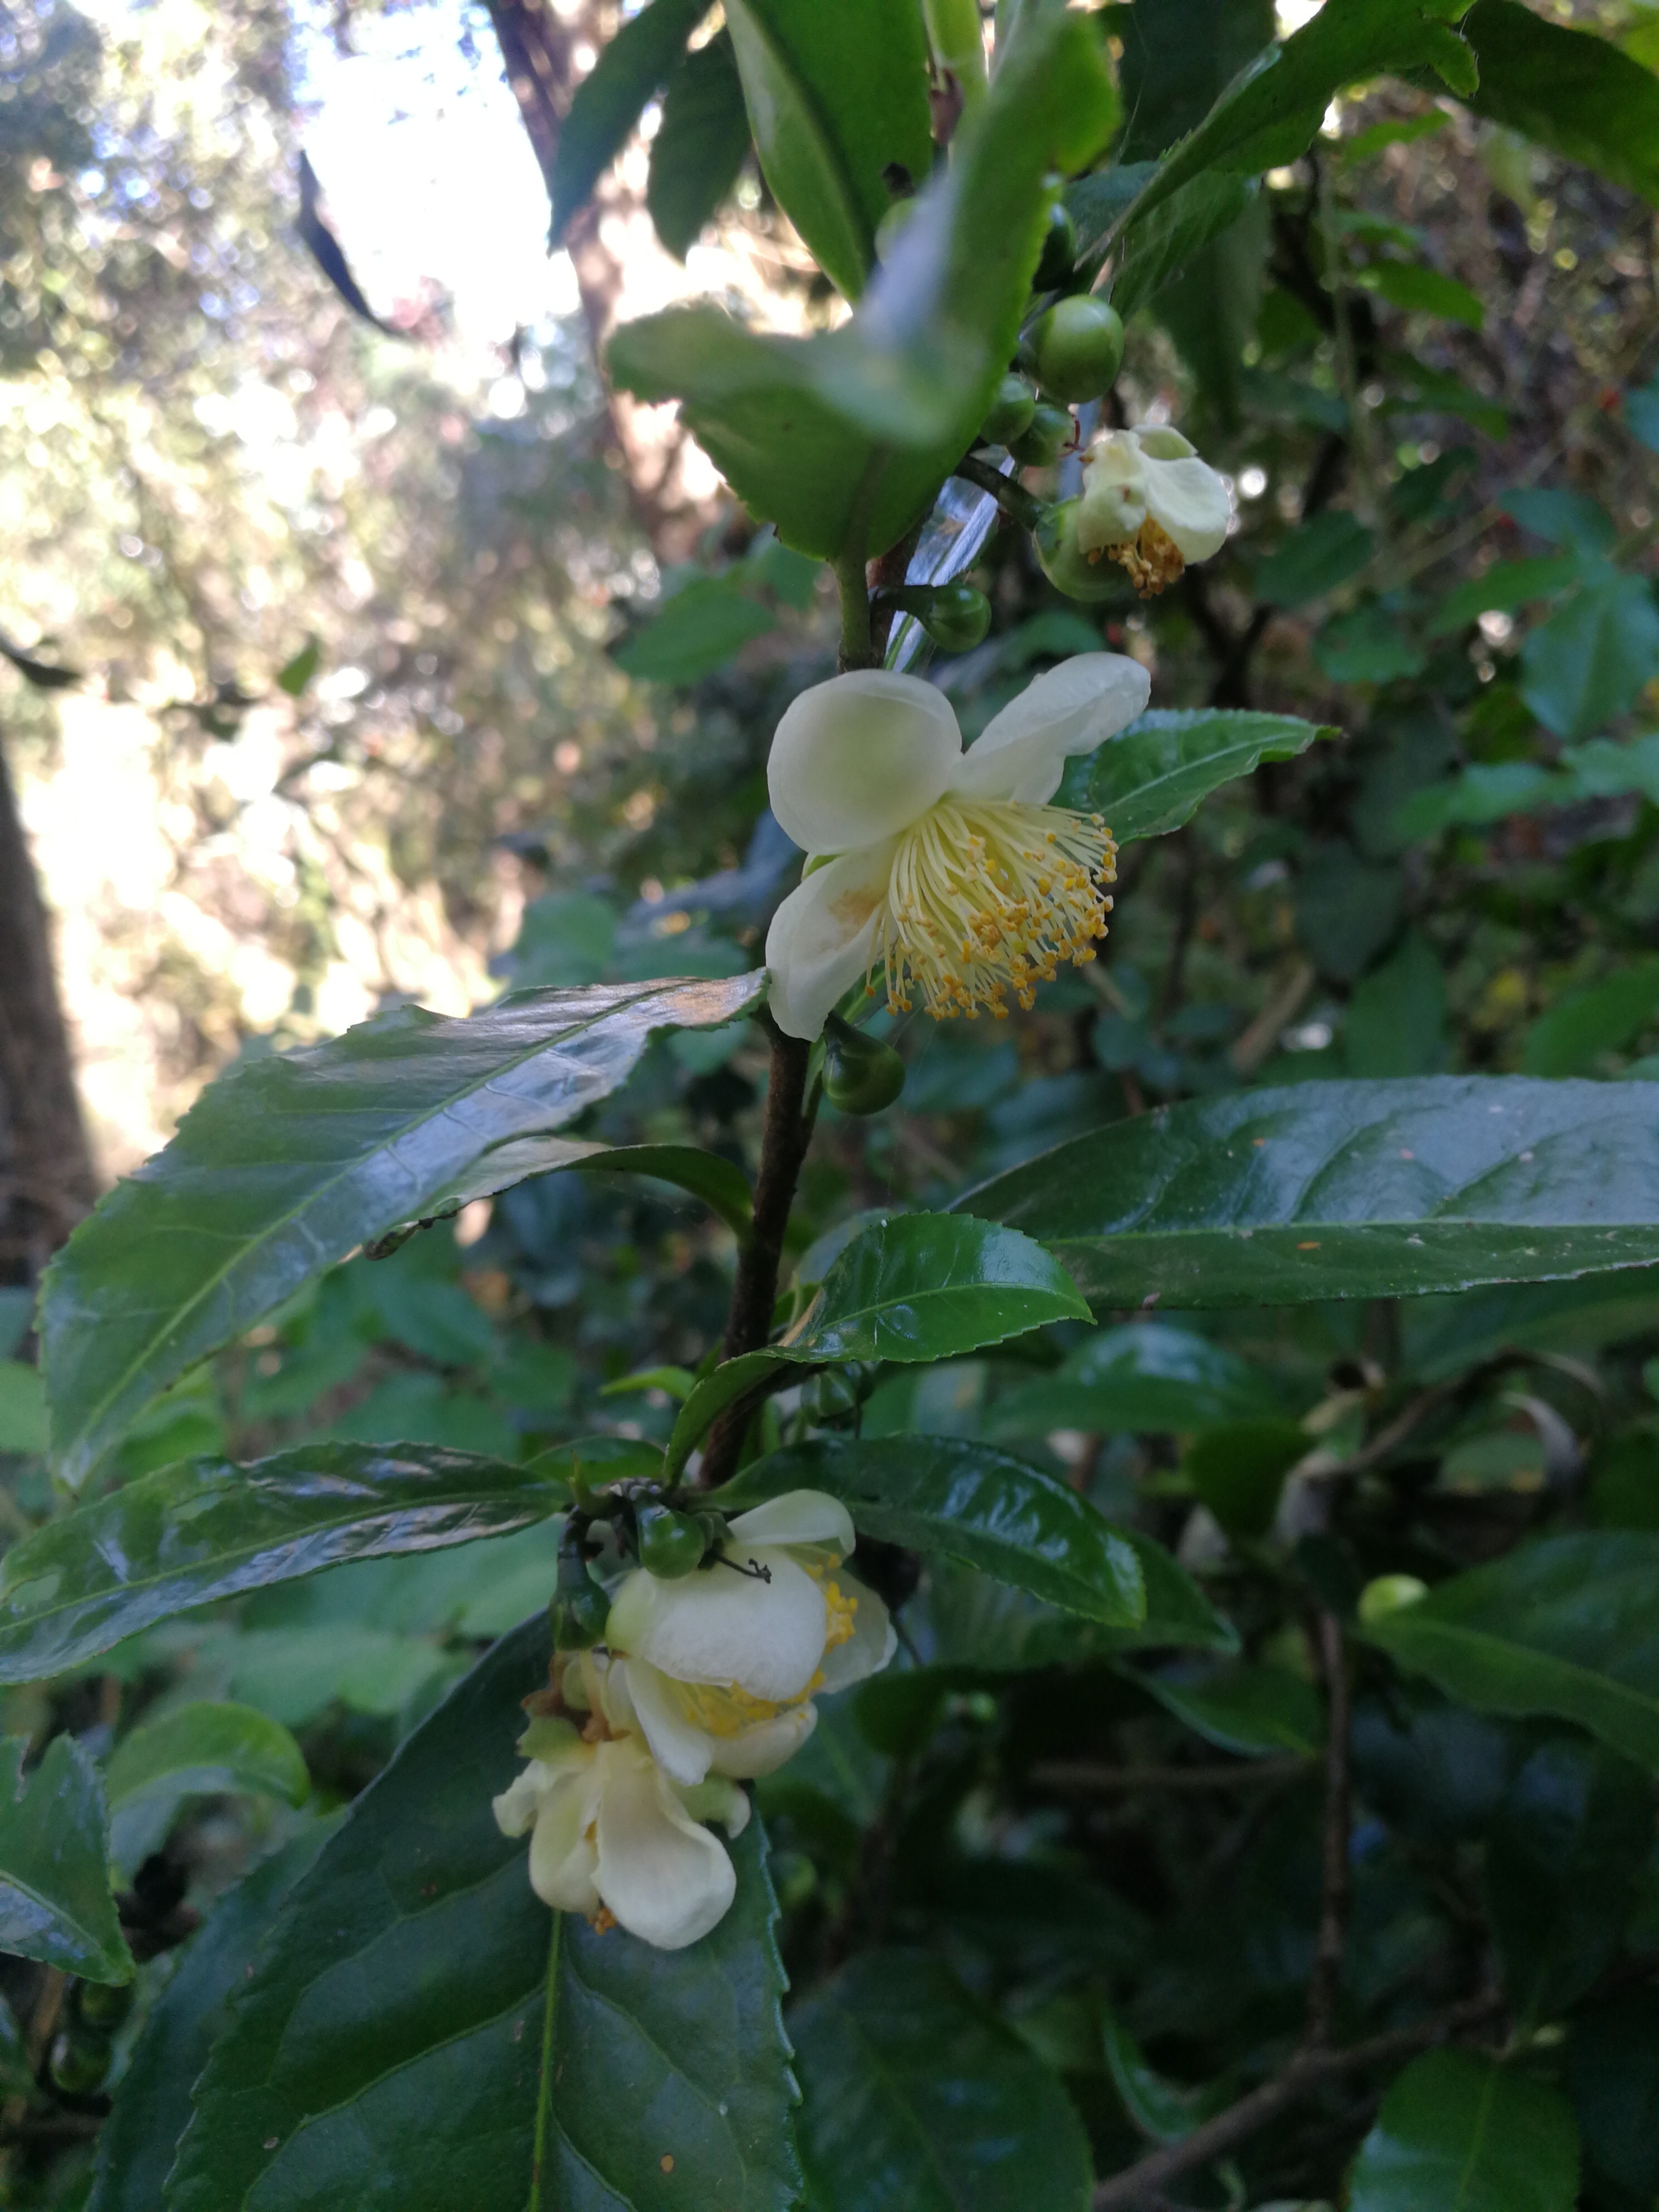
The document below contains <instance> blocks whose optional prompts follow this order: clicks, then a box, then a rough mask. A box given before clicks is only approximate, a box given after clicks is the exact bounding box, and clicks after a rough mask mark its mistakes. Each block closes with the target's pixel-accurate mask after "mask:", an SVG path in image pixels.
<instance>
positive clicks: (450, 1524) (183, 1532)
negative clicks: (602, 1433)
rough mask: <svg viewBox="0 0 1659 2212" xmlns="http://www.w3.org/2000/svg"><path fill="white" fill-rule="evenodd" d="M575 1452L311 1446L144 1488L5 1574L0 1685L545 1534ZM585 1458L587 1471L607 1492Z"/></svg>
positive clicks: (58, 1530) (208, 1465) (111, 1500)
mask: <svg viewBox="0 0 1659 2212" xmlns="http://www.w3.org/2000/svg"><path fill="white" fill-rule="evenodd" d="M570 1450H571V1448H570V1447H566V1448H565V1449H564V1451H563V1452H562V1454H550V1455H549V1460H550V1462H551V1464H550V1465H548V1466H546V1467H545V1468H544V1467H543V1466H542V1465H540V1464H539V1463H538V1466H537V1467H535V1468H528V1467H514V1466H512V1465H510V1464H509V1463H507V1462H505V1461H501V1460H489V1459H479V1458H476V1457H474V1456H473V1455H471V1453H467V1452H451V1451H442V1450H439V1449H435V1448H434V1449H415V1448H412V1447H411V1448H405V1449H402V1450H398V1449H390V1450H387V1449H381V1448H380V1447H379V1446H376V1445H371V1444H315V1445H312V1446H310V1447H308V1448H307V1449H302V1450H298V1451H290V1452H278V1453H276V1454H275V1455H273V1456H272V1457H271V1458H270V1459H264V1460H256V1461H254V1462H253V1463H252V1465H251V1466H245V1467H239V1466H237V1465H236V1464H234V1462H231V1461H229V1460H189V1461H186V1462H184V1463H183V1464H182V1465H180V1466H178V1467H167V1468H159V1469H158V1470H157V1471H156V1472H155V1474H146V1475H141V1476H140V1477H139V1478H138V1480H137V1481H136V1482H130V1483H128V1484H127V1485H126V1486H125V1489H122V1490H117V1491H112V1492H110V1493H109V1494H108V1495H107V1496H106V1497H103V1498H95V1499H94V1501H93V1502H92V1503H91V1504H88V1505H83V1506H82V1508H81V1510H79V1511H78V1512H76V1513H73V1514H71V1515H70V1516H69V1517H68V1518H67V1519H66V1520H62V1521H52V1522H47V1524H46V1527H45V1528H41V1529H39V1530H37V1532H36V1533H35V1534H33V1536H31V1537H29V1538H27V1540H26V1541H24V1542H22V1543H21V1544H15V1545H14V1546H13V1547H12V1548H11V1550H10V1551H9V1552H8V1553H6V1556H5V1559H4V1560H3V1562H0V1681H3V1682H30V1681H36V1680H42V1679H44V1678H46V1677H47V1676H50V1675H52V1674H61V1673H63V1672H64V1670H65V1669H66V1668H70V1667H75V1666H78V1665H80V1664H81V1662H82V1661H83V1660H86V1659H89V1658H92V1657H93V1656H94V1655H95V1654H97V1653H98V1652H100V1651H107V1650H109V1649H110V1647H111V1646H112V1644H118V1643H120V1642H122V1640H123V1639H124V1638H126V1637H129V1636H132V1635H136V1634H137V1632H138V1630H140V1629H141V1628H148V1627H149V1626H150V1625H151V1623H152V1622H154V1621H157V1620H166V1619H167V1616H168V1615H169V1614H172V1613H184V1612H187V1611H188V1610H189V1609H190V1608H191V1607H192V1606H198V1605H207V1604H210V1602H211V1601H213V1600H214V1599H216V1598H226V1597H234V1596H236V1595H238V1594H239V1593H240V1592H241V1591H243V1590H250V1589H259V1588H261V1587H262V1586H263V1585H264V1584H265V1583H277V1582H286V1581H289V1580H291V1579H292V1578H293V1577H295V1576H296V1575H309V1574H314V1573H315V1572H316V1571H317V1570H318V1569H319V1567H331V1566H337V1565H339V1564H340V1563H341V1562H342V1561H343V1560H346V1559H375V1558H379V1557H380V1556H383V1555H384V1554H385V1553H391V1552H424V1551H434V1550H437V1549H440V1548H441V1547H443V1546H445V1545H448V1544H465V1543H467V1542H470V1541H472V1540H473V1539H474V1538H476V1537H479V1536H501V1535H506V1534H507V1533H508V1531H509V1530H511V1529H514V1528H524V1527H526V1525H527V1524H528V1523H529V1522H532V1521H543V1520H545V1519H547V1517H548V1516H550V1514H554V1513H557V1512H561V1511H562V1510H563V1508H564V1507H565V1505H566V1504H568V1502H569V1492H568V1489H567V1488H566V1486H565V1485H564V1483H563V1482H562V1480H560V1478H559V1474H558V1472H557V1469H558V1468H559V1467H560V1465H562V1466H563V1467H565V1468H567V1469H568V1464H569V1457H570ZM594 1457H595V1455H593V1454H592V1453H589V1454H587V1455H586V1459H585V1463H586V1464H587V1465H588V1468H589V1472H590V1473H592V1474H593V1475H594V1476H595V1478H596V1479H603V1473H604V1472H609V1470H608V1469H605V1470H603V1471H602V1470H601V1468H600V1467H599V1466H598V1465H595V1464H593V1460H594ZM647 1463H648V1462H647ZM624 1465H625V1467H626V1470H627V1471H628V1472H630V1473H637V1472H639V1471H640V1470H639V1468H638V1467H637V1466H636V1465H635V1463H634V1462H633V1461H632V1460H629V1461H627V1462H624Z"/></svg>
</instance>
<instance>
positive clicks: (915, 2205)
mask: <svg viewBox="0 0 1659 2212" xmlns="http://www.w3.org/2000/svg"><path fill="white" fill-rule="evenodd" d="M789 2026H790V2032H791V2033H792V2035H793V2038H794V2041H795V2047H796V2051H797V2053H798V2055H799V2066H800V2075H801V2088H802V2093H803V2096H804V2099H805V2102H804V2104H803V2106H802V2109H801V2115H800V2118H799V2123H798V2128H799V2139H800V2148H801V2162H802V2164H803V2165H804V2166H805V2168H806V2177H807V2186H808V2194H809V2201H810V2203H811V2205H812V2208H813V2212H873V2208H874V2207H876V2206H878V2205H892V2206H894V2207H895V2208H896V2207H899V2206H902V2207H903V2212H1034V2208H1036V2206H1039V2205H1040V2206H1041V2207H1042V2212H1086V2207H1087V2205H1088V2202H1089V2191H1090V2185H1091V2169H1090V2160H1089V2146H1088V2140H1087V2138H1086V2136H1085V2135H1084V2132H1083V2126H1082V2123H1081V2122H1080V2121H1079V2118H1078V2117H1077V2114H1076V2112H1075V2111H1074V2110H1073V2106H1072V2103H1071V2100H1070V2099H1069V2098H1068V2097H1067V2096H1066V2092H1065V2090H1064V2088H1063V2087H1061V2085H1060V2078H1059V2076H1058V2075H1055V2074H1054V2073H1052V2072H1051V2071H1050V2070H1049V2069H1048V2067H1047V2066H1046V2065H1045V2064H1044V2063H1042V2060H1041V2059H1039V2058H1037V2057H1035V2056H1034V2055H1033V2054H1032V2052H1031V2051H1029V2050H1028V2049H1027V2048H1026V2046H1025V2045H1024V2044H1023V2043H1022V2042H1021V2041H1020V2040H1019V2039H1018V2037H1017V2036H1016V2035H1015V2034H1014V2033H1013V2032H1012V2029H1011V2028H1009V2027H1006V2025H1005V2024H1004V2023H1003V2022H1002V2021H1000V2020H999V2019H998V2018H997V2016H996V2015H995V2014H994V2013H993V2012H992V2011H991V2010H990V2009H989V2008H988V2007H987V2006H984V2005H982V2004H981V2003H980V2002H977V2001H976V2000H975V1998H973V1997H970V1996H969V1994H968V1992H967V1991H966V1990H964V1989H963V1987H962V1985H961V1984H960V1983H959V1982H958V1981H957V1978H956V1977H955V1975H954V1974H952V1973H951V1970H950V1968H949V1967H948V1966H945V1963H944V1962H943V1960H939V1959H935V1958H933V1957H931V1956H929V1955H928V1954H927V1953H925V1952H921V1951H875V1952H870V1953H867V1954H866V1955H865V1956H863V1957H862V1958H860V1959H855V1960H854V1961H853V1962H852V1964H851V1965H850V1966H844V1967H843V1968H842V1971H841V1972H840V1973H839V1974H837V1975H836V1978H835V1979H834V1980H833V1981H831V1982H830V1983H829V1984H827V1985H826V1986H825V1987H824V1988H823V1990H819V1991H818V1992H817V1994H816V1995H815V1996H813V1997H812V1998H811V2000H810V2001H809V2002H807V2003H805V2004H804V2005H799V2006H797V2007H796V2008H795V2009H794V2011H793V2012H792V2013H791V2015H790V2016H789Z"/></svg>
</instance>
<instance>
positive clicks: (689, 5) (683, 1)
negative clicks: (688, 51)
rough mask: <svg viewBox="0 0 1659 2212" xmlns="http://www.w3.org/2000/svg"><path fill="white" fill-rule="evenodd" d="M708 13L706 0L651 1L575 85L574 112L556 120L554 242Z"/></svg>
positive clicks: (559, 239) (589, 194)
mask: <svg viewBox="0 0 1659 2212" xmlns="http://www.w3.org/2000/svg"><path fill="white" fill-rule="evenodd" d="M707 13H708V5H707V0H648V4H647V6H645V7H643V8H641V9H640V11H639V13H638V14H637V15H631V16H629V18H628V19H627V21H625V22H623V24H621V25H620V27H618V29H617V33H616V35H615V36H614V37H613V38H611V40H609V41H608V42H607V43H606V45H605V46H604V48H603V49H602V50H601V52H600V54H599V60H598V61H597V63H595V64H594V66H593V67H592V70H589V72H588V74H587V75H586V76H585V77H583V78H582V79H581V81H580V83H579V84H578V85H577V87H576V95H575V98H574V100H572V101H571V103H570V112H569V113H568V115H567V116H566V117H565V118H564V120H563V121H562V123H561V125H559V143H558V150H557V152H556V155H554V159H553V174H552V178H551V179H550V187H549V189H550V192H551V194H552V199H553V229H552V242H553V244H554V245H555V246H557V245H559V244H560V243H562V240H563V238H564V234H565V232H566V231H567V229H568V228H569V226H570V222H571V220H572V218H573V217H574V216H576V215H578V214H580V211H581V210H582V209H583V208H585V207H586V204H587V203H588V201H589V199H590V198H591V197H592V192H593V187H594V185H597V184H598V182H599V179H600V178H601V177H602V176H603V175H604V174H605V171H606V170H607V169H608V168H609V167H611V163H612V161H615V160H616V158H617V155H618V154H620V153H621V151H622V149H623V147H624V146H625V145H626V144H627V143H628V141H629V138H630V137H632V136H633V133H634V130H635V125H637V124H638V122H639V119H640V116H641V112H643V110H644V108H645V106H646V103H647V101H648V100H650V99H651V97H652V95H653V94H654V93H655V92H656V91H657V90H658V89H659V87H660V86H661V85H662V84H663V83H665V81H666V79H667V77H668V74H669V71H670V70H671V69H672V68H673V66H674V64H675V61H676V59H677V58H678V55H679V53H680V52H681V50H682V49H683V47H684V45H685V42H686V40H688V39H689V38H690V35H691V33H692V32H693V31H694V30H696V27H697V24H698V21H699V20H700V19H701V18H702V16H703V15H706V14H707Z"/></svg>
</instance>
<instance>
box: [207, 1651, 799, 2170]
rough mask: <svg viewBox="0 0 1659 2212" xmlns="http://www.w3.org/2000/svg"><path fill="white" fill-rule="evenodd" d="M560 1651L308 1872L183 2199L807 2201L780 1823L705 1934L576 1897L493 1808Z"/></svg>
mask: <svg viewBox="0 0 1659 2212" xmlns="http://www.w3.org/2000/svg"><path fill="white" fill-rule="evenodd" d="M547 1660H548V1647H547V1636H546V1630H545V1627H544V1626H543V1624H542V1623H540V1622H539V1621H538V1622H535V1623H532V1624H530V1625H528V1626H526V1627H525V1628H523V1629H520V1630H518V1631H516V1632H514V1633H513V1635H512V1636H510V1637H508V1638H506V1639H505V1640H504V1641H503V1642H502V1643H501V1644H498V1645H497V1646H496V1647H495V1650H493V1651H492V1652H491V1653H490V1654H489V1656H487V1657H486V1658H485V1659H483V1661H481V1662H480V1663H479V1664H478V1666H477V1668H474V1669H473V1671H472V1673H471V1674H469V1675H468V1676H467V1678H466V1679H465V1681H464V1682H462V1683H461V1684H460V1685H459V1687H458V1688H457V1689H456V1690H455V1691H454V1692H453V1693H452V1694H451V1696H450V1697H449V1698H448V1699H447V1701H446V1702H445V1703H444V1704H443V1705H441V1707H440V1708H439V1709H438V1711H436V1712H435V1714H433V1715H432V1717H430V1718H429V1719H428V1720H427V1721H426V1722H425V1723H423V1724H422V1726H421V1727H420V1728H419V1729H417V1730H416V1733H415V1734H414V1735H412V1736H411V1737H410V1739H409V1741H407V1742H406V1743H405V1744H404V1746H403V1747H402V1749H401V1750H400V1751H399V1752H398V1756H397V1758H396V1759H394V1760H393V1762H392V1765H391V1766H390V1767H388V1768H387V1769H386V1771H385V1772H384V1773H383V1774H382V1775H381V1776H380V1778H378V1779H377V1780H376V1781H375V1782H374V1783H372V1784H370V1786H369V1787H368V1790H365V1791H364V1792H363V1794H362V1796H360V1797H359V1798H358V1799H357V1800H356V1802H355V1803H354V1804H353V1805H352V1807H351V1809H350V1811H349V1814H347V1816H346V1818H345V1820H344V1821H343V1824H342V1826H341V1827H340V1829H339V1831H338V1832H337V1834H336V1835H334V1836H333V1837H332V1838H331V1840H330V1841H329V1842H328V1844H326V1845H325V1847H324V1850H323V1851H322V1854H321V1856H320V1857H319V1859H318V1861H317V1863H316V1865H315V1866H314V1867H313V1869H312V1870H311V1872H310V1873H309V1874H308V1875H306V1876H305V1877H304V1879H303V1880H302V1881H301V1882H299V1883H298V1884H297V1886H296V1887H295V1889H294V1890H293V1891H292V1893H290V1896H289V1900H288V1903H287V1905H286V1906H285V1907H284V1910H283V1914H282V1917H281V1918H280V1920H279V1921H278V1923H277V1924H276V1928H275V1929H273V1930H272V1932H271V1934H270V1936H269V1937H268V1939H267V1940H266V1942H265V1943H264V1946H263V1948H262V1950H261V1953H260V1958H259V1964H258V1968H257V1971H256V1972H255V1974H254V1975H253V1977H252V1979H250V1980H249V1981H247V1982H246V1984H245V1986H244V1988H243V1990H242V1992H241V1994H240V1996H239V1997H238V1999H237V2001H236V2003H235V2005H234V2010H233V2013H232V2015H231V2019H230V2021H229V2024H228V2027H226V2028H225V2030H224V2032H223V2033H222V2034H221V2035H220V2037H219V2038H218V2039H217V2041H216V2043H215V2045H214V2046H213V2050H212V2053H211V2056H210V2059H209V2061H208V2064H207V2068H206V2070H205V2072H204V2075H202V2078H201V2080H200V2081H199V2083H198V2084H197V2091H196V2113H195V2118H194V2119H193V2120H192V2122H191V2126H190V2130H189V2132H188V2133H187V2134H186V2136H185V2139H184V2142H183V2144H182V2145H181V2147H180V2149H179V2160H178V2163H177V2165H176V2166H175V2167H174V2169H173V2174H172V2178H171V2180H170V2182H169V2185H168V2191H167V2205H168V2208H169V2212H233V2208H240V2207H244V2206H246V2207H250V2208H258V2212H299V2208H301V2206H304V2207H307V2208H313V2207H316V2206H318V2205H321V2204H339V2205H346V2204H351V2205H360V2204H365V2203H368V2202H374V2203H384V2204H388V2205H390V2204H393V2203H395V2204H397V2205H398V2207H399V2212H501V2208H502V2207H503V2206H514V2207H517V2206H526V2205H527V2206H528V2207H529V2208H530V2212H557V2209H558V2208H562V2207H564V2206H567V2205H569V2204H573V2203H584V2204H587V2205H591V2206H592V2207H593V2208H594V2212H613V2208H614V2212H668V2208H671V2207H673V2206H676V2205H683V2204H687V2203H690V2204H696V2205H699V2206H702V2205H708V2206H710V2207H714V2206H719V2207H720V2208H722V2212H725V2208H730V2212H787V2208H788V2207H790V2206H792V2205H793V2203H794V2202H795V2199H796V2197H797V2195H798V2193H799V2174H798V2172H797V2171H796V2169H795V2161H794V2156H793V2149H792V2148H791V2144H790V2141H789V2113H790V2106H791V2104H792V2101H793V2081H792V2080H791V2077H790V2073H789V2065H788V2045H787V2043H786V2041H785V2039H784V2036H783V2030H782V2025H781V2019H780V2016H779V2001H780V1998H781V1993H782V1990H783V1986H784V1984H783V1974H782V1970H781V1966H780V1965H779V1962H778V1958H777V1953H776V1950H775V1945H774V1942H773V1937H772V1923H773V1919H774V1916H775V1906H774V1905H773V1901H772V1896H771V1890H770V1886H769V1882H768V1881H767V1878H766V1873H765V1867H764V1859H763V1844H762V1842H761V1839H760V1835H759V1826H758V1823H751V1824H750V1828H749V1830H748V1831H747V1832H746V1833H745V1834H744V1836H743V1837H741V1838H739V1839H738V1842H737V1843H736V1844H734V1845H733V1847H732V1857H733V1859H734V1861H735V1863H736V1864H737V1868H738V1896H737V1901H736V1903H735V1904H734V1905H733V1906H732V1910H731V1911H729V1912H728V1913H727V1914H726V1917H725V1919H724V1920H722V1921H721V1922H720V1925H719V1926H718V1927H717V1928H716V1929H714V1931H713V1933H712V1934H710V1935H708V1936H704V1937H703V1938H702V1941H701V1942H697V1943H696V1944H693V1945H692V1946H690V1948H689V1949H686V1950H684V1951H677V1952H663V1951H654V1950H653V1949H651V1948H649V1947H648V1946H647V1945H645V1944H642V1943H641V1942H638V1941H637V1940H636V1939H635V1937H633V1936H628V1935H626V1934H624V1933H623V1931H622V1930H621V1929H611V1931H609V1933H607V1934H604V1935H600V1934H596V1933H595V1932H594V1931H593V1930H592V1929H591V1928H589V1927H588V1926H587V1924H586V1922H584V1921H582V1920H580V1919H575V1918H570V1917H565V1916H559V1917H556V1916H554V1915H553V1914H551V1913H550V1912H549V1911H547V1909H546V1907H545V1906H544V1905H542V1904H541V1903H540V1902H539V1900H538V1899H537V1898H536V1896H535V1895H534V1893H533V1892H532V1889H531V1887H530V1883H529V1879H528V1875H527V1873H526V1846H525V1844H524V1843H523V1842H522V1840H518V1841H510V1840H508V1839H507V1838H505V1837H503V1836H502V1835H501V1832H500V1831H499V1829H498V1828H497V1827H496V1825H495V1819H494V1817H493V1815H492V1813H491V1811H490V1800H491V1798H492V1796H494V1795H495V1793H497V1792H498V1791H500V1790H503V1789H504V1788H505V1787H506V1786H507V1783H508V1782H509V1781H511V1779H512V1778H513V1775H514V1773H515V1772H516V1771H517V1770H518V1765H519V1762H518V1759H517V1758H516V1756H515V1753H514V1748H513V1746H514V1741H515V1739H516V1738H517V1736H518V1735H519V1734H520V1730H521V1729H522V1726H523V1714H522V1711H521V1710H520V1699H522V1698H523V1697H524V1695H525V1694H526V1691H527V1690H530V1689H532V1688H534V1687H535V1686H536V1685H537V1684H538V1682H539V1681H541V1680H543V1679H544V1675H545V1672H546V1667H547ZM366 1993H368V1996H369V2002H368V2003H367V2004H366V2002H365V1996H366ZM371 2176H372V2178H373V2179H372V2186H373V2191H374V2194H373V2197H372V2198H366V2197H365V2194H364V2191H365V2186H366V2182H367V2179H368V2177H371Z"/></svg>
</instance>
